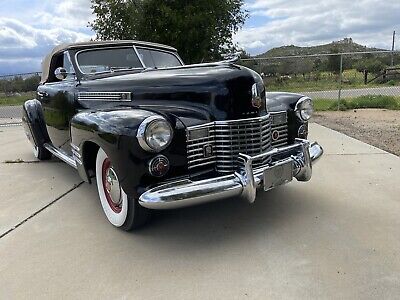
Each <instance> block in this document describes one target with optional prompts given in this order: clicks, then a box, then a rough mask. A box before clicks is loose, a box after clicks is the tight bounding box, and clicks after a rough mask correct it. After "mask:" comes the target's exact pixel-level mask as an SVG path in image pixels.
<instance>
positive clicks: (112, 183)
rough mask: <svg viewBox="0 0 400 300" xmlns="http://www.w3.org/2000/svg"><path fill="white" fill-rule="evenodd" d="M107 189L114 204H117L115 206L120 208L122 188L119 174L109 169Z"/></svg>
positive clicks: (107, 172)
mask: <svg viewBox="0 0 400 300" xmlns="http://www.w3.org/2000/svg"><path fill="white" fill-rule="evenodd" d="M105 188H106V191H107V192H108V194H109V195H110V198H111V201H112V202H113V204H115V206H120V205H121V202H122V199H121V187H120V185H119V180H118V177H117V174H116V173H115V171H114V169H113V168H109V169H108V170H107V171H106V182H105Z"/></svg>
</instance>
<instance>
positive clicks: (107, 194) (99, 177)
mask: <svg viewBox="0 0 400 300" xmlns="http://www.w3.org/2000/svg"><path fill="white" fill-rule="evenodd" d="M96 182H97V190H98V192H99V198H100V202H101V206H102V207H103V211H104V213H105V215H106V217H107V219H108V221H110V223H111V224H113V225H114V226H115V227H118V228H121V229H124V230H127V231H128V230H132V229H135V228H138V227H140V226H141V225H143V224H144V223H146V221H147V220H148V218H149V216H150V211H149V210H147V209H145V208H144V207H141V206H140V205H139V203H138V201H137V199H134V198H132V197H129V196H128V195H127V194H126V193H125V192H124V190H123V189H122V187H121V185H120V182H119V180H118V176H117V174H116V172H115V170H114V168H113V165H112V162H111V160H110V159H109V157H108V156H107V154H106V153H105V152H104V150H103V149H101V148H100V149H99V151H98V153H97V158H96Z"/></svg>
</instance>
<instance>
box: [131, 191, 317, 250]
mask: <svg viewBox="0 0 400 300" xmlns="http://www.w3.org/2000/svg"><path fill="white" fill-rule="evenodd" d="M300 194H301V193H299V190H298V189H296V186H283V187H279V188H277V189H275V190H273V191H270V192H267V193H260V194H259V196H258V197H257V199H256V202H255V203H254V204H249V203H246V202H245V201H243V200H241V199H228V200H224V201H218V202H213V203H209V204H204V205H198V206H194V207H189V208H184V209H178V210H169V211H156V212H155V213H154V216H153V218H152V220H151V221H150V222H149V223H148V224H146V225H145V226H144V227H143V228H141V229H139V230H136V231H134V232H132V233H130V234H132V236H134V237H135V238H139V237H140V239H142V241H143V242H148V243H153V242H155V243H156V244H157V247H159V248H160V249H162V248H163V247H166V248H170V247H174V248H175V247H176V245H177V244H179V248H180V249H182V250H183V251H186V250H194V249H196V250H200V249H204V248H210V247H220V246H221V245H225V244H230V243H231V244H232V243H233V244H235V243H236V241H241V242H243V239H249V241H250V240H254V239H258V238H267V236H268V234H274V232H277V231H282V230H283V231H284V230H285V227H288V226H289V227H291V226H298V224H299V218H304V215H309V214H308V213H307V212H304V211H307V210H309V211H310V210H311V211H315V202H314V201H313V200H312V199H313V198H314V197H310V196H307V194H308V193H306V194H303V195H302V196H299V195H300ZM184 249H186V250H184Z"/></svg>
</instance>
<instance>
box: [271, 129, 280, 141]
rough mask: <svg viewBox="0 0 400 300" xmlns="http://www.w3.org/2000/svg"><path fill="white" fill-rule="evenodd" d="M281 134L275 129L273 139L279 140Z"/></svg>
mask: <svg viewBox="0 0 400 300" xmlns="http://www.w3.org/2000/svg"><path fill="white" fill-rule="evenodd" d="M279 136H280V134H279V131H278V130H275V131H274V132H272V135H271V137H272V140H273V141H277V140H278V139H279Z"/></svg>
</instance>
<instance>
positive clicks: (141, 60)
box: [132, 45, 147, 69]
mask: <svg viewBox="0 0 400 300" xmlns="http://www.w3.org/2000/svg"><path fill="white" fill-rule="evenodd" d="M132 47H133V51H135V53H136V55H137V57H138V58H139V61H140V63H141V64H142V66H143V68H145V69H146V68H147V67H146V64H145V63H144V61H143V59H142V58H141V56H140V54H139V51H138V50H137V48H136V46H135V45H132Z"/></svg>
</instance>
